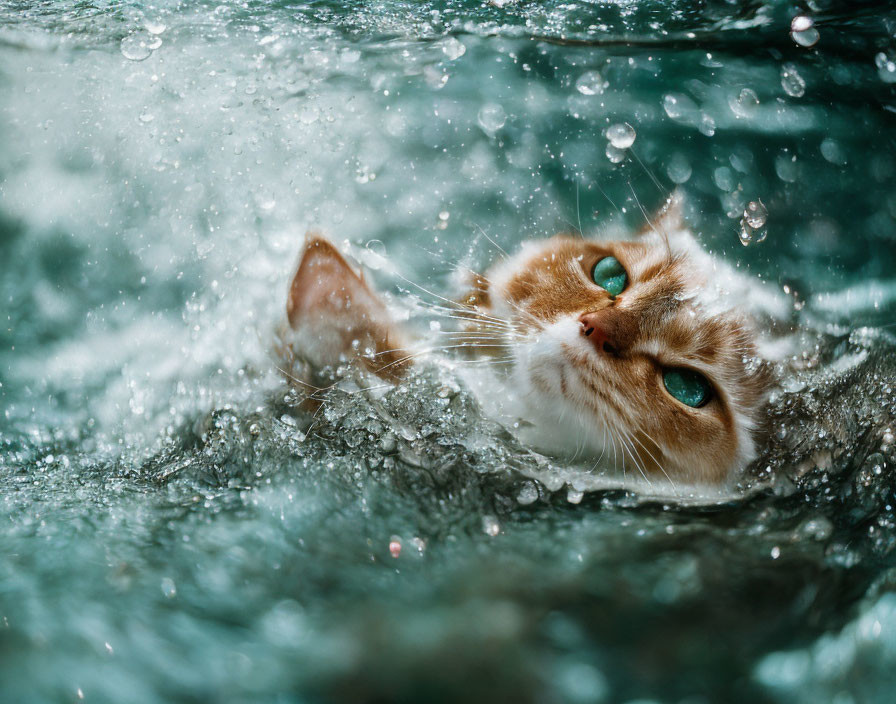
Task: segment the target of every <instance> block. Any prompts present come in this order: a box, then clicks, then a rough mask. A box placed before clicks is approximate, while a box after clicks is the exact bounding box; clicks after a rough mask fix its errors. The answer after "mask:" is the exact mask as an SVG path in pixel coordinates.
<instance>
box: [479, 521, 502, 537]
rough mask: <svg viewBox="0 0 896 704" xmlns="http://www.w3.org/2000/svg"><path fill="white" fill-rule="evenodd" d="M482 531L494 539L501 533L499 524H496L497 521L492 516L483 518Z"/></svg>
mask: <svg viewBox="0 0 896 704" xmlns="http://www.w3.org/2000/svg"><path fill="white" fill-rule="evenodd" d="M482 530H483V532H484V533H485V534H486V535H490V536H492V537H493V538H494V537H495V536H496V535H497V534H498V533H500V532H501V524H500V523H498V519H497V518H495V517H494V516H483V517H482Z"/></svg>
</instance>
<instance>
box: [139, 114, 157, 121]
mask: <svg viewBox="0 0 896 704" xmlns="http://www.w3.org/2000/svg"><path fill="white" fill-rule="evenodd" d="M139 119H140V122H143V123H146V122H152V121H153V120H154V119H155V116H154V115H153V114H152V113H150V112H142V113H140V118H139Z"/></svg>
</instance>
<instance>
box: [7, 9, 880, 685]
mask: <svg viewBox="0 0 896 704" xmlns="http://www.w3.org/2000/svg"><path fill="white" fill-rule="evenodd" d="M811 7H812V11H811V13H810V12H808V11H807V9H806V6H805V5H804V4H796V3H789V2H769V3H760V2H750V3H739V4H732V3H729V2H724V1H722V0H718V1H715V0H710V1H708V2H705V3H701V4H699V5H697V4H694V3H691V2H678V1H677V0H665V1H664V2H659V1H646V2H640V3H634V2H632V3H617V2H584V1H581V2H564V3H559V2H543V3H534V2H493V3H481V2H459V1H449V0H445V1H441V2H434V1H433V2H422V3H421V2H414V3H407V2H400V1H399V0H392V1H389V2H386V1H382V2H374V3H333V2H330V3H327V2H308V3H259V2H250V3H245V4H237V3H233V4H228V3H223V4H222V3H217V2H216V3H176V2H160V3H155V4H153V5H149V4H143V3H139V2H95V3H91V4H85V3H80V2H54V3H33V2H31V3H28V2H12V3H6V4H5V5H4V6H3V7H2V9H0V135H2V145H3V148H2V149H0V255H2V256H0V295H2V300H3V301H4V307H3V311H4V313H5V324H4V325H3V326H2V329H0V403H2V416H0V447H2V450H0V487H2V491H0V496H2V499H0V510H2V518H3V520H2V525H3V529H2V531H3V532H2V541H0V545H2V549H0V651H2V653H3V657H2V659H0V700H2V701H27V702H42V701H48V702H57V701H60V702H68V701H79V700H81V699H82V698H83V700H84V701H95V702H106V701H109V702H117V701H125V700H127V701H136V702H167V701H210V700H220V701H231V702H250V701H251V702H274V701H277V702H290V701H297V702H298V701H303V702H304V701H333V700H339V701H358V700H362V699H363V700H374V699H380V700H386V701H392V700H408V701H421V700H446V701H447V700H456V699H460V698H464V699H466V700H473V701H480V700H482V701H484V700H492V701H494V700H510V699H514V700H516V701H524V702H525V701H571V702H600V701H606V702H613V701H625V700H628V699H634V698H650V699H652V700H655V701H662V702H666V701H668V702H675V701H682V700H683V699H685V698H688V697H690V699H688V700H689V701H699V700H701V698H702V700H705V701H748V700H749V701H767V702H778V701H780V702H791V701H806V702H809V701H813V702H814V701H828V700H837V701H844V702H848V701H855V702H865V701H868V702H874V701H880V702H888V701H890V699H891V692H892V684H893V681H892V672H893V664H894V661H896V656H894V653H896V636H894V629H896V617H894V608H893V599H894V597H893V586H894V584H896V572H894V571H893V568H894V545H896V540H894V538H896V534H894V532H896V518H894V515H893V501H894V500H896V496H894V480H893V477H892V471H893V464H894V462H896V449H894V447H896V446H894V433H896V427H894V422H893V403H894V381H896V375H894V362H893V347H894V338H893V333H894V328H893V327H892V324H893V322H894V307H896V285H894V283H896V282H894V279H893V270H892V262H893V261H894V255H896V236H894V235H896V222H894V219H896V196H894V191H893V188H892V184H893V179H894V174H896V161H894V159H896V153H894V152H896V150H894V145H893V140H892V135H893V127H894V120H896V117H894V105H896V94H894V87H893V86H894V80H893V78H892V74H893V73H894V72H893V71H891V70H890V68H891V64H892V63H893V56H894V55H896V54H894V51H896V48H894V46H893V42H892V36H893V30H894V27H896V13H894V12H893V10H892V8H891V7H890V6H889V5H888V4H879V5H876V6H871V5H863V6H862V8H859V9H856V8H854V7H853V6H852V4H849V3H837V2H830V1H827V0H816V2H814V3H812V4H811ZM802 15H805V16H809V17H810V18H811V20H812V22H811V24H810V25H808V26H806V22H803V21H800V22H795V21H794V18H795V17H797V16H802ZM813 33H814V34H813ZM619 126H621V127H622V128H623V129H622V130H620V129H618V128H619ZM629 128H630V130H631V131H629ZM634 135H636V138H634V140H633V141H630V140H632V139H633V137H634ZM676 183H678V184H682V187H683V188H684V189H685V192H686V194H687V196H688V199H689V203H690V206H689V211H690V213H689V216H690V219H691V222H692V223H693V225H694V228H695V230H696V231H697V233H698V234H699V236H700V238H701V239H702V241H703V242H704V243H705V244H706V245H707V246H708V247H709V248H710V249H711V250H713V251H714V252H715V253H717V255H718V256H720V257H725V258H727V259H729V260H730V261H733V262H736V263H738V264H739V265H740V266H741V267H743V268H745V269H748V270H749V271H751V272H752V273H753V274H754V275H756V276H761V277H762V278H764V279H767V280H769V281H771V282H773V283H775V284H776V285H777V286H779V287H780V288H781V290H783V291H785V292H786V293H787V295H789V296H791V297H792V299H793V319H794V322H795V323H797V324H798V326H799V328H800V329H801V330H802V331H803V332H802V339H801V343H800V352H799V354H798V357H797V359H795V360H792V361H791V362H790V363H789V364H788V368H787V370H786V371H787V373H786V375H785V376H784V379H783V383H782V388H781V389H780V390H779V392H778V393H777V394H776V396H775V398H774V399H773V402H772V406H771V411H770V422H769V428H768V432H767V442H766V443H765V447H764V450H763V453H762V457H761V458H760V460H759V461H758V462H757V463H755V465H754V466H752V467H751V468H750V472H749V474H748V476H747V477H746V478H745V480H744V487H743V489H744V496H743V498H733V499H732V498H726V499H715V500H703V501H698V502H695V501H693V500H689V499H688V497H687V496H682V497H681V499H680V500H670V499H655V498H651V496H650V491H649V490H648V491H644V492H638V493H636V492H632V491H625V490H619V489H608V488H606V487H605V486H603V487H601V485H600V484H599V483H598V482H595V480H594V477H593V476H591V475H588V474H586V473H583V472H581V471H578V470H577V469H576V468H575V467H566V466H558V465H557V463H555V462H553V461H551V460H549V459H546V458H543V457H540V456H538V455H535V454H533V453H532V452H531V451H529V450H528V449H527V448H525V447H521V446H520V445H519V444H518V443H517V442H515V441H514V440H513V438H512V436H510V435H509V434H508V433H507V432H506V431H505V430H504V429H502V428H500V427H497V426H495V425H494V424H493V423H491V422H489V421H488V420H487V419H485V418H482V417H481V415H480V414H479V411H478V409H477V407H476V404H475V403H474V402H473V401H472V399H471V398H470V397H469V395H468V394H467V392H466V391H465V390H464V389H463V388H462V387H460V386H459V385H458V383H457V380H456V378H455V377H454V376H453V375H452V374H451V372H450V370H448V369H445V368H443V367H440V366H439V365H437V364H431V365H424V366H423V367H421V369H420V370H419V371H418V372H417V373H416V374H415V376H414V377H412V378H411V379H410V380H409V381H408V383H407V384H406V385H404V386H402V387H399V388H396V389H392V390H387V389H380V390H376V391H371V392H365V393H358V394H337V395H336V396H334V397H333V398H332V399H331V403H330V404H328V405H327V406H326V407H325V408H324V410H322V411H321V412H320V413H319V414H318V415H317V416H316V417H315V418H313V419H312V418H310V417H309V416H308V415H307V414H305V413H303V412H302V411H301V410H300V409H299V408H297V405H296V404H297V399H296V398H295V397H294V395H292V394H290V393H289V392H288V390H287V389H286V388H285V387H284V384H283V381H282V378H281V376H280V374H279V373H278V372H277V370H276V369H275V368H274V361H273V360H272V357H271V354H270V348H271V339H272V335H273V332H272V331H273V329H274V327H275V324H276V322H277V321H278V320H279V317H280V316H281V315H282V308H283V295H284V291H285V286H286V283H287V277H288V276H289V273H290V271H289V270H290V267H291V265H292V261H293V257H295V255H296V251H297V248H298V246H299V243H300V242H301V237H302V234H303V232H305V231H306V230H307V229H309V228H315V229H320V230H323V231H325V232H327V233H329V234H330V235H331V236H332V237H333V238H334V239H336V240H337V241H342V240H347V241H348V242H349V244H350V246H351V247H353V248H354V251H355V252H356V253H357V255H358V258H359V259H361V260H363V261H365V262H368V263H370V264H371V267H370V268H371V272H370V273H371V276H372V277H374V278H375V279H376V280H377V282H378V283H379V284H380V285H381V286H382V287H383V288H385V289H387V290H389V291H390V292H391V293H392V294H394V295H400V291H401V289H402V288H404V289H407V288H409V286H408V285H407V284H405V283H404V282H403V280H402V279H401V278H400V277H398V276H397V272H400V273H401V274H402V275H403V276H406V277H408V278H409V279H411V280H413V281H415V282H418V283H422V284H423V285H425V286H426V287H427V288H429V289H432V290H435V291H439V292H447V291H448V290H449V279H450V278H451V271H452V269H453V267H454V265H455V264H456V263H458V262H462V263H464V264H465V265H470V266H474V267H475V266H481V265H483V264H484V263H485V262H487V261H490V260H491V259H492V258H494V257H495V256H497V255H496V252H495V247H494V246H493V245H492V244H491V242H490V241H489V238H491V239H492V240H494V241H495V242H496V243H498V244H499V245H500V246H501V247H503V248H504V249H508V250H509V249H512V248H513V247H514V246H515V245H516V244H517V243H518V242H519V241H521V240H522V239H524V238H525V237H528V236H542V235H544V234H547V233H552V232H555V231H558V230H573V229H579V228H581V229H584V230H585V231H588V232H599V231H602V230H603V229H607V228H613V227H616V226H618V225H624V226H626V227H632V228H640V227H641V226H642V225H643V215H642V213H641V209H640V207H639V202H636V200H635V199H636V197H637V199H638V201H640V203H641V204H643V205H644V207H645V208H646V209H648V210H650V209H652V208H654V207H656V206H658V205H659V204H660V203H661V202H662V201H663V200H664V198H665V197H666V195H667V194H668V192H669V191H670V190H671V188H672V187H673V185H674V184H676ZM751 203H756V204H758V203H761V204H762V207H763V208H764V210H765V214H764V215H763V218H764V221H765V222H764V223H763V226H764V228H765V229H764V230H763V233H766V232H767V234H768V236H767V238H766V239H764V241H762V242H758V241H757V240H756V239H754V240H753V242H752V244H751V246H750V247H746V248H744V247H741V246H740V241H741V219H742V218H745V217H746V216H745V213H747V214H751V213H752V215H753V216H755V214H756V211H755V208H753V209H751V208H750V207H749V206H750V204H751ZM754 221H755V219H754ZM480 229H481V231H484V232H485V233H487V235H488V237H483V236H481V235H480V234H479V233H480ZM763 237H764V234H763ZM421 324H422V325H423V326H424V329H425V324H426V322H425V321H423V320H421Z"/></svg>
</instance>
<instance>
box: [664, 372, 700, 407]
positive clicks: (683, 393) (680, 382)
mask: <svg viewBox="0 0 896 704" xmlns="http://www.w3.org/2000/svg"><path fill="white" fill-rule="evenodd" d="M663 384H665V385H666V391H668V392H669V393H670V394H672V395H673V396H674V397H675V398H677V399H678V400H679V401H681V402H682V403H683V404H684V405H685V406H690V407H691V408H700V406H705V405H706V404H707V403H708V402H709V399H710V397H711V396H712V387H711V386H710V385H709V382H708V381H707V380H706V377H705V376H703V375H702V374H700V373H699V372H695V371H693V370H692V369H667V370H665V371H664V372H663Z"/></svg>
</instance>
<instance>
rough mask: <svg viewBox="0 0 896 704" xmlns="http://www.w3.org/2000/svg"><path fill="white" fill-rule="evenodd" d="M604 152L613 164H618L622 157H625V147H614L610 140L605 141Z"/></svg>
mask: <svg viewBox="0 0 896 704" xmlns="http://www.w3.org/2000/svg"><path fill="white" fill-rule="evenodd" d="M606 154H607V159H609V160H610V161H612V162H613V163H614V164H619V163H621V162H622V160H623V159H625V149H619V148H618V147H614V146H613V145H612V144H611V143H610V142H607V149H606Z"/></svg>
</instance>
